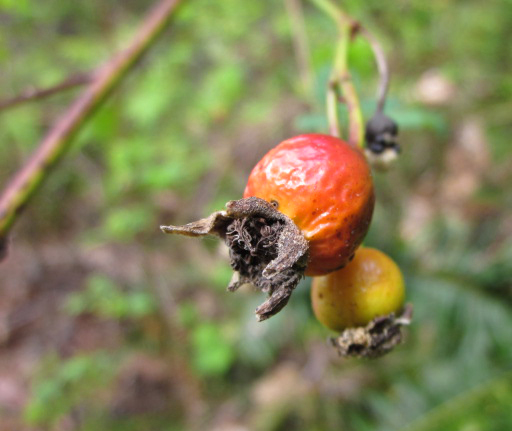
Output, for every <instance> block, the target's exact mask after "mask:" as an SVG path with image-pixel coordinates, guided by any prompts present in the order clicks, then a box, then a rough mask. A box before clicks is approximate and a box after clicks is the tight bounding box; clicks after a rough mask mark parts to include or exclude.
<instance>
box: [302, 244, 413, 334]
mask: <svg viewBox="0 0 512 431" xmlns="http://www.w3.org/2000/svg"><path fill="white" fill-rule="evenodd" d="M404 297H405V288H404V280H403V277H402V273H401V271H400V269H399V268H398V266H397V265H396V263H395V262H394V261H393V260H392V259H391V258H390V257H389V256H387V255H386V254H384V253H383V252H381V251H379V250H376V249H373V248H367V247H361V248H360V249H359V250H358V251H357V252H356V255H355V258H354V260H353V261H352V262H350V263H349V264H348V265H347V266H346V267H345V268H343V269H341V270H339V271H336V272H333V273H331V274H328V275H325V276H322V277H315V278H314V279H313V284H312V289H311V300H312V305H313V311H314V313H315V316H316V317H317V319H318V320H319V321H320V322H321V323H322V324H323V325H325V326H326V327H328V328H330V329H332V330H334V331H342V330H344V329H346V328H351V327H357V326H364V325H366V324H368V323H369V322H370V321H371V320H372V319H374V318H376V317H378V316H383V315H386V314H389V313H392V312H398V311H399V310H400V309H401V307H402V305H403V302H404Z"/></svg>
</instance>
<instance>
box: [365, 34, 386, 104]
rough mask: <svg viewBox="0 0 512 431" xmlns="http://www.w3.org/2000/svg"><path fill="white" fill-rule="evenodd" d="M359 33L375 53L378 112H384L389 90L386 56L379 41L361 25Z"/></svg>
mask: <svg viewBox="0 0 512 431" xmlns="http://www.w3.org/2000/svg"><path fill="white" fill-rule="evenodd" d="M358 32H359V33H360V34H361V36H363V37H364V38H365V39H366V40H367V42H368V43H369V45H370V47H371V48H372V51H373V56H374V57H375V62H376V63H377V69H378V71H379V78H380V81H379V89H378V90H377V112H382V111H383V110H384V105H385V104H386V97H387V95H388V89H389V67H388V62H387V61H386V54H385V53H384V49H383V48H382V45H381V44H380V42H379V40H378V39H377V38H376V37H375V36H374V35H373V34H372V33H371V32H370V31H368V29H367V28H365V27H363V26H361V25H359V27H358Z"/></svg>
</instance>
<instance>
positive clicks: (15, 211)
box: [0, 0, 182, 250]
mask: <svg viewBox="0 0 512 431" xmlns="http://www.w3.org/2000/svg"><path fill="white" fill-rule="evenodd" d="M181 2H182V0H161V1H160V2H159V3H158V4H157V5H156V6H155V7H154V8H153V9H152V10H151V11H150V12H149V14H148V15H147V17H146V19H145V20H144V21H143V23H142V25H141V26H140V28H139V29H138V31H137V33H136V35H135V36H134V38H133V40H132V42H131V43H130V45H129V46H128V49H126V50H125V51H122V52H120V53H119V54H118V55H117V56H115V57H113V58H112V60H110V61H109V62H108V63H107V64H106V65H105V66H104V67H103V68H102V69H100V70H99V71H98V73H97V74H96V75H95V78H94V80H93V81H92V82H91V84H90V85H89V86H88V87H87V88H86V89H85V90H84V92H83V93H82V94H81V95H80V96H79V98H78V99H77V100H76V101H75V102H74V103H73V104H72V105H71V106H70V107H69V109H68V110H67V111H66V112H65V113H64V114H63V115H62V117H60V118H59V119H58V120H57V122H56V123H55V125H54V126H53V127H52V128H51V129H50V131H49V132H48V134H47V135H46V137H45V138H43V140H42V141H41V143H40V144H39V146H38V148H37V149H36V151H35V152H34V153H33V155H32V157H31V158H30V159H29V160H28V161H27V163H26V164H25V166H24V167H23V168H22V169H21V170H20V171H19V172H18V173H17V174H16V175H15V176H14V178H13V179H12V180H11V182H10V183H9V184H8V185H7V187H6V189H5V190H4V192H3V194H2V195H1V196H0V250H2V249H5V247H6V244H7V234H8V232H9V230H10V228H11V226H12V225H13V223H14V221H15V220H16V218H17V216H18V215H19V214H20V212H21V211H22V209H23V208H24V207H25V206H26V204H27V203H28V201H29V199H30V198H31V197H32V196H33V195H34V193H35V192H36V191H37V190H38V189H39V187H40V186H41V184H42V183H43V181H44V179H45V178H46V177H47V176H48V175H49V173H50V171H51V169H52V168H53V167H54V166H55V165H56V164H57V163H58V162H59V160H60V159H61V158H62V157H63V155H64V154H65V153H66V150H67V149H68V148H69V146H70V144H71V142H72V140H73V138H74V137H75V136H76V134H77V133H78V131H79V130H80V129H81V128H82V127H83V125H84V124H85V123H86V121H87V119H88V118H89V117H90V116H91V115H92V114H93V113H94V111H95V110H96V109H97V108H98V107H99V106H100V105H101V104H102V103H103V102H104V101H105V99H106V98H107V97H108V95H109V94H110V93H111V92H112V91H113V90H114V89H115V88H116V87H117V86H118V85H119V84H120V82H121V81H122V79H123V78H124V77H125V76H126V75H127V73H128V72H129V71H130V70H131V69H132V67H133V66H134V64H135V63H136V61H137V60H138V59H139V58H140V57H141V56H142V54H144V52H146V51H147V50H148V48H149V47H150V46H151V45H152V43H153V42H154V40H155V39H156V38H157V36H158V35H159V34H160V33H161V32H162V31H163V29H164V28H165V26H166V24H167V23H168V21H169V20H170V18H171V16H172V15H173V12H174V11H175V10H176V8H177V6H178V5H179V4H180V3H181Z"/></svg>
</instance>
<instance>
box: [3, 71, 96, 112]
mask: <svg viewBox="0 0 512 431" xmlns="http://www.w3.org/2000/svg"><path fill="white" fill-rule="evenodd" d="M93 79H94V75H93V74H92V73H81V74H78V75H74V76H71V77H69V78H66V79H65V80H64V81H62V82H60V83H59V84H56V85H54V86H52V87H48V88H32V87H31V88H27V89H26V90H24V91H22V92H21V93H20V94H18V95H17V96H14V97H11V98H9V99H5V100H0V112H1V111H4V110H6V109H9V108H14V107H15V106H18V105H21V104H22V103H25V102H30V101H34V100H41V99H44V98H46V97H50V96H53V95H54V94H57V93H61V92H63V91H66V90H71V89H73V88H76V87H80V86H82V85H85V84H88V83H90V82H91V81H92V80H93Z"/></svg>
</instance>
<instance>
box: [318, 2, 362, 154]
mask: <svg viewBox="0 0 512 431" xmlns="http://www.w3.org/2000/svg"><path fill="white" fill-rule="evenodd" d="M311 1H312V2H313V3H314V4H315V5H316V6H318V7H319V8H320V9H322V10H323V11H324V12H325V13H326V14H327V15H329V16H330V17H331V18H332V19H333V20H334V21H335V22H336V24H337V26H338V31H339V34H340V36H339V41H338V44H337V47H336V54H335V60H334V66H333V70H332V74H331V79H330V81H329V87H328V89H327V118H328V121H329V132H330V133H331V134H333V135H334V136H340V126H339V121H338V103H337V100H336V99H337V98H336V95H337V89H340V90H341V93H342V96H343V100H344V101H345V103H346V104H347V107H348V118H349V128H348V142H349V144H350V145H352V146H354V147H360V148H362V147H363V145H364V121H363V115H362V112H361V106H360V103H359V97H358V95H357V92H356V89H355V87H354V84H353V83H352V79H351V76H350V71H349V68H348V48H349V44H350V38H351V33H352V27H353V26H354V21H353V20H352V19H351V18H350V17H349V16H348V15H347V14H346V13H345V12H344V11H343V10H342V9H341V8H340V7H338V6H337V5H335V4H334V3H332V2H331V1H330V0H311ZM333 132H335V133H333Z"/></svg>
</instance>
